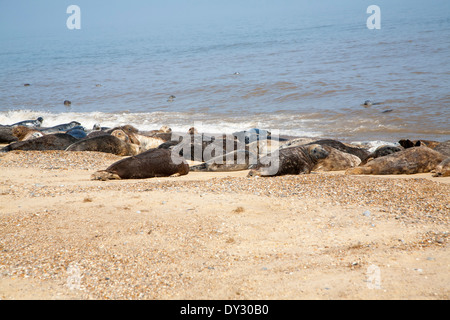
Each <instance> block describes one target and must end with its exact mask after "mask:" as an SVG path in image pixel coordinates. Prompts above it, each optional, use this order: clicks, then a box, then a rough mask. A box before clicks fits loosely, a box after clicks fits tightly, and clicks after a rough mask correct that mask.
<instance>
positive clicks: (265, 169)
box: [248, 144, 328, 177]
mask: <svg viewBox="0 0 450 320" xmlns="http://www.w3.org/2000/svg"><path fill="white" fill-rule="evenodd" d="M327 156H328V152H327V151H326V150H325V149H324V148H323V147H322V146H321V145H318V144H311V145H306V146H299V147H291V148H286V149H281V150H278V156H277V155H274V154H271V155H270V156H265V157H262V158H261V159H260V160H259V163H258V165H256V166H255V167H254V169H252V170H250V172H249V173H248V176H250V177H251V176H261V177H270V176H281V175H286V174H308V173H310V172H311V171H312V170H313V168H314V166H315V165H316V164H317V161H318V160H319V159H324V158H326V157H327ZM269 163H270V166H269V165H268V164H269Z"/></svg>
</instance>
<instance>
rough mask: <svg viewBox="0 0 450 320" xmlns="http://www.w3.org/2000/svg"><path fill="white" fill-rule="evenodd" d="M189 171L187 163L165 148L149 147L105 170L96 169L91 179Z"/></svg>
mask: <svg viewBox="0 0 450 320" xmlns="http://www.w3.org/2000/svg"><path fill="white" fill-rule="evenodd" d="M188 173H189V165H188V164H187V162H186V161H185V160H184V159H183V158H181V157H179V156H178V155H175V154H172V152H171V151H170V150H167V149H151V150H148V151H146V152H143V153H141V154H139V155H137V156H133V157H129V158H125V159H122V160H119V161H117V162H115V163H113V164H112V165H111V166H109V167H108V168H107V169H106V170H102V171H97V172H96V173H94V174H93V175H92V177H91V179H92V180H103V181H105V180H111V179H147V178H154V177H170V176H181V175H186V174H188Z"/></svg>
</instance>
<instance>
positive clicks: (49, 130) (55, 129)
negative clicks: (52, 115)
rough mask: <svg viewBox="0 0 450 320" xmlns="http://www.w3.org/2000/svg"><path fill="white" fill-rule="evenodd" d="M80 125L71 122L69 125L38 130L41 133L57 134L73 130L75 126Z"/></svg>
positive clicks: (64, 124)
mask: <svg viewBox="0 0 450 320" xmlns="http://www.w3.org/2000/svg"><path fill="white" fill-rule="evenodd" d="M80 125H81V123H79V122H78V121H71V122H69V123H63V124H58V125H56V126H53V127H47V128H39V131H41V132H42V133H46V134H49V133H57V132H66V131H68V130H70V129H72V128H75V127H77V126H80Z"/></svg>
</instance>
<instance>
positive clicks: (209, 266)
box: [0, 151, 450, 300]
mask: <svg viewBox="0 0 450 320" xmlns="http://www.w3.org/2000/svg"><path fill="white" fill-rule="evenodd" d="M118 159H120V157H118V156H114V155H111V154H104V153H95V152H64V151H44V152H38V151H28V152H23V151H14V152H9V153H7V154H2V155H1V156H0V199H1V201H0V233H1V238H0V299H2V300H9V299H98V300H103V299H160V300H163V299H225V300H228V299H239V300H240V299H245V300H246V299H263V300H264V299H275V300H278V299H287V300H291V299H442V300H446V299H449V297H450V272H449V271H450V270H449V267H450V255H449V249H448V243H449V225H448V223H449V212H450V201H449V200H450V196H449V195H450V177H447V178H433V177H432V174H431V173H429V174H418V175H410V176H347V175H344V174H343V172H330V173H312V174H309V175H301V176H283V177H272V178H253V177H252V178H247V177H246V176H247V172H248V171H239V172H222V173H200V172H191V173H189V174H188V175H186V176H182V177H176V178H174V177H171V178H155V179H146V180H122V181H92V180H90V176H91V174H92V173H94V172H95V171H96V170H101V169H105V168H106V167H107V166H109V165H110V164H112V163H113V162H115V161H117V160H118Z"/></svg>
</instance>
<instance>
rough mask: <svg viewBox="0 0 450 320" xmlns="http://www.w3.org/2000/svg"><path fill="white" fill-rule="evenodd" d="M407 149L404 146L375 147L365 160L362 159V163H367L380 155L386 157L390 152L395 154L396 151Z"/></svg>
mask: <svg viewBox="0 0 450 320" xmlns="http://www.w3.org/2000/svg"><path fill="white" fill-rule="evenodd" d="M403 150H405V149H404V148H403V147H396V146H381V147H378V148H377V149H375V151H374V152H372V153H371V154H369V155H368V156H367V158H366V159H364V160H363V161H361V163H360V165H361V166H362V165H365V164H366V163H367V162H369V161H371V160H373V159H376V158H379V157H384V156H387V155H390V154H393V153H395V152H400V151H403Z"/></svg>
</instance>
